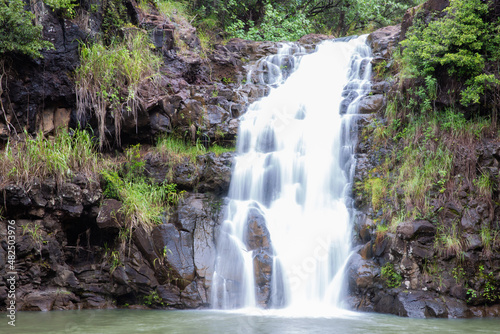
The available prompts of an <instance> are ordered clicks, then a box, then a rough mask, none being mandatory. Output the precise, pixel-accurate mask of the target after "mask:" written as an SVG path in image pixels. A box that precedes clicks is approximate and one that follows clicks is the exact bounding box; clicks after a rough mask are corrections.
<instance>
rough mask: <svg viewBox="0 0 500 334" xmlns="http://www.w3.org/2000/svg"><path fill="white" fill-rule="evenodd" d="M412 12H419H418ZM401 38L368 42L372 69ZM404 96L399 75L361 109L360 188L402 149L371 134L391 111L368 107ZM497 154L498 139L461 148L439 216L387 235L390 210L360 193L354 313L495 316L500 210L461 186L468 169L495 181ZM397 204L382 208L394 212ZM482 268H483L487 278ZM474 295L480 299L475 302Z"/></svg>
mask: <svg viewBox="0 0 500 334" xmlns="http://www.w3.org/2000/svg"><path fill="white" fill-rule="evenodd" d="M447 4H448V2H447V1H439V0H437V1H428V2H426V3H425V4H424V5H422V8H421V9H420V12H419V13H422V14H418V15H428V13H429V12H430V11H439V10H442V9H443V8H445V7H446V5H447ZM411 11H415V12H416V9H412V10H411ZM426 13H427V14H426ZM413 15H415V14H413ZM405 20H406V21H404V22H403V27H404V25H405V22H407V23H408V22H410V21H409V18H407V17H406V16H405ZM410 24H411V22H410ZM403 30H404V29H403ZM401 34H402V36H404V35H403V33H401ZM398 36H399V27H397V26H395V27H386V28H383V29H380V30H378V31H376V32H374V33H373V34H371V35H370V36H369V38H368V40H369V42H370V44H371V46H372V48H373V53H374V59H373V61H372V63H373V64H374V65H377V64H383V62H386V63H389V62H390V61H391V59H390V54H391V48H393V47H394V46H395V45H397V42H398V39H399V38H403V37H401V36H400V37H398ZM376 80H379V78H377V79H376ZM391 80H392V81H391ZM398 89H399V86H398V76H397V75H396V76H395V77H394V78H390V79H387V81H378V82H375V83H374V84H373V85H372V95H371V96H369V97H368V99H367V101H365V102H364V103H361V105H362V108H364V109H365V110H370V114H367V115H365V116H364V117H363V119H362V120H361V121H360V122H359V123H358V125H359V128H360V129H361V135H360V136H359V137H358V138H359V142H358V144H357V147H356V158H357V164H356V169H355V173H354V182H355V183H357V184H364V182H366V181H367V180H370V178H376V177H379V176H378V175H377V173H378V172H379V167H380V166H381V165H382V164H383V163H384V161H386V159H387V158H388V157H390V156H393V155H394V153H395V152H391V150H394V149H395V150H399V149H401V147H394V146H391V144H390V143H389V144H388V143H383V144H380V142H377V140H376V139H375V135H374V133H373V131H372V132H370V131H371V130H370V129H371V127H370V124H371V123H372V122H374V123H376V122H381V123H382V124H385V123H384V122H385V120H384V118H383V109H384V108H385V105H384V104H385V103H379V104H378V106H377V107H373V108H372V107H368V106H369V105H370V104H372V103H371V102H373V101H375V100H378V101H381V100H382V99H383V98H385V97H384V96H385V94H386V93H391V92H394V91H395V90H398ZM373 105H375V104H373ZM379 108H380V109H379ZM372 110H373V112H372ZM396 145H397V144H396ZM498 147H500V144H499V143H498V141H497V140H494V139H491V140H486V141H474V142H472V143H469V144H468V145H463V146H462V147H460V150H461V151H460V156H461V157H462V158H458V159H455V161H454V173H455V174H454V175H452V177H451V182H452V183H454V186H453V185H451V184H450V185H448V187H450V188H452V187H455V188H454V193H453V195H452V196H451V197H446V196H445V197H440V195H439V193H438V192H437V191H435V190H434V191H431V193H432V192H434V194H430V195H429V198H428V200H429V205H430V206H432V208H433V209H432V213H431V214H430V215H429V216H428V217H426V218H425V219H415V220H408V221H402V222H399V223H398V225H397V226H393V229H392V230H390V231H387V232H380V231H378V232H377V225H379V224H383V225H386V226H389V225H390V224H391V222H390V221H387V218H386V216H385V215H384V210H380V209H379V208H377V209H375V208H374V207H373V205H372V203H371V196H370V195H367V194H366V193H364V192H363V191H358V190H359V189H358V190H355V193H354V202H355V208H356V210H357V211H356V214H355V219H354V225H355V226H354V230H355V242H354V244H355V247H356V248H355V250H356V251H355V252H356V254H354V255H353V256H352V257H351V259H350V261H349V263H348V270H347V274H348V282H349V299H348V300H349V304H350V305H351V307H352V308H353V309H357V310H363V311H369V312H381V313H389V314H395V315H398V316H405V317H415V318H465V317H476V316H485V315H486V314H495V312H497V311H496V310H497V309H498V300H489V301H487V299H486V298H485V297H484V295H483V291H484V288H485V286H486V285H487V284H491V285H494V286H495V289H496V287H497V286H499V284H500V280H499V279H500V276H499V275H500V272H499V270H498V268H499V266H500V255H499V252H498V250H499V248H498V247H500V245H497V244H493V245H490V246H487V243H485V242H484V240H485V239H484V238H485V235H484V234H483V235H481V231H483V233H488V232H485V231H495V232H493V233H497V232H498V230H499V227H500V226H498V224H496V221H498V219H499V215H500V210H499V209H498V205H497V204H493V205H490V204H488V203H486V202H487V201H486V200H478V198H484V197H482V196H481V194H479V192H478V189H477V187H475V186H474V184H467V182H462V180H463V178H464V176H463V175H464V174H466V173H467V172H466V171H467V170H468V168H472V169H473V170H477V171H485V173H486V174H487V175H488V177H489V178H490V179H495V180H497V178H498V166H499V165H500V156H498V155H497V153H496V152H498ZM386 166H387V165H386ZM397 168H399V166H398V165H397V163H396V164H395V165H393V166H389V167H388V169H389V173H393V172H395V171H396V169H397ZM405 191H406V189H397V190H396V191H395V194H393V195H391V196H404V195H405ZM391 196H386V197H385V198H384V200H385V201H388V202H389V203H388V204H389V207H390V208H394V207H395V204H394V203H392V202H393V201H394V198H393V197H391ZM495 196H496V195H495ZM444 198H446V199H444ZM400 209H401V208H400ZM404 209H405V210H411V209H412V203H406V207H405V208H404ZM393 223H394V222H393ZM392 268H393V269H392ZM479 268H483V269H481V270H482V272H483V274H481V273H480V269H479ZM484 272H486V273H488V274H487V275H490V277H492V279H491V280H490V281H489V283H487V280H485V279H484ZM391 277H392V279H393V280H392V281H390V279H391ZM465 287H467V288H465ZM469 289H470V290H469ZM471 291H475V292H476V293H477V294H478V296H479V297H471V294H472V292H471Z"/></svg>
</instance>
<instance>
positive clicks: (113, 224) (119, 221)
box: [96, 199, 124, 232]
mask: <svg viewBox="0 0 500 334" xmlns="http://www.w3.org/2000/svg"><path fill="white" fill-rule="evenodd" d="M122 207H123V203H122V202H120V201H117V200H115V199H105V200H104V201H103V202H102V205H101V207H100V208H99V213H98V214H97V218H96V223H97V227H99V228H101V229H111V230H115V232H118V230H119V229H120V228H121V227H122V225H123V223H124V217H123V214H122V212H121V208H122Z"/></svg>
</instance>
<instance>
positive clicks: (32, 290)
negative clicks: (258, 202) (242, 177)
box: [0, 177, 227, 311]
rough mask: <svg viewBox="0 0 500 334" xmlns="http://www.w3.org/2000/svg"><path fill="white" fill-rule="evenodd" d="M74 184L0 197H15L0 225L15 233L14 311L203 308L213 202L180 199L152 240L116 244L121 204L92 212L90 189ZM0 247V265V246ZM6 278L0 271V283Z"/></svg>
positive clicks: (211, 253) (209, 197)
mask: <svg viewBox="0 0 500 334" xmlns="http://www.w3.org/2000/svg"><path fill="white" fill-rule="evenodd" d="M74 182H78V184H76V183H70V182H66V183H63V184H61V185H60V186H59V187H57V186H56V183H55V182H54V181H51V180H46V181H43V182H41V184H38V186H33V187H32V188H31V189H30V191H29V192H26V191H24V190H23V188H21V187H17V186H7V187H6V189H8V191H7V190H6V191H0V193H1V194H2V195H1V196H3V194H8V195H9V194H15V196H12V197H9V200H7V198H1V200H2V201H3V202H5V203H8V204H7V211H6V213H7V219H13V220H15V221H16V226H17V231H16V241H17V244H16V255H17V261H18V262H17V264H18V266H19V270H18V272H19V279H18V298H20V300H22V302H20V303H19V304H18V305H19V310H36V311H39V310H40V311H48V310H62V309H68V310H72V309H81V308H113V307H116V306H117V305H122V304H138V303H143V301H144V300H145V299H144V298H146V297H147V296H148V295H151V293H153V292H155V293H156V294H157V295H158V296H159V298H160V299H161V302H162V303H163V307H176V308H197V307H206V306H208V305H209V304H210V287H211V279H212V274H213V272H214V266H215V242H216V234H217V233H216V232H217V227H218V224H219V220H220V215H221V212H222V210H223V203H222V200H221V199H220V198H219V197H216V196H215V195H213V194H200V193H197V194H195V193H192V194H189V193H188V194H185V196H184V197H183V198H182V199H181V201H180V203H179V205H178V208H177V210H176V211H175V212H174V213H172V215H171V216H170V218H169V220H168V221H166V222H165V223H164V224H162V225H160V226H158V227H156V228H155V229H153V231H152V233H148V232H146V231H145V230H143V229H141V228H138V229H136V230H134V232H133V235H132V238H131V239H129V241H127V242H126V243H122V242H121V241H120V240H121V239H120V237H119V235H122V234H123V225H124V219H125V218H124V215H123V212H122V203H121V202H119V201H116V200H113V199H105V200H103V201H102V203H101V204H99V200H96V198H98V199H100V198H101V189H100V188H99V187H98V186H96V185H95V184H93V183H92V182H88V181H86V180H84V179H82V178H78V177H76V178H74ZM226 191H227V190H226ZM89 199H92V200H91V201H89ZM34 203H36V204H34ZM75 208H81V209H78V210H76V209H75ZM6 231H7V229H3V230H2V231H0V240H6V239H7V238H6V233H7V232H6ZM1 246H2V247H0V258H4V259H5V258H6V256H7V252H6V249H7V247H6V246H7V244H6V243H5V242H2V243H1ZM6 270H7V269H6V268H5V267H2V268H0V274H1V275H2V277H6ZM5 286H6V285H5V282H4V281H3V280H2V281H0V296H3V295H6V293H7V290H6V288H5ZM5 300H7V298H2V300H1V301H0V310H2V309H5V307H6V305H5ZM156 306H159V305H156Z"/></svg>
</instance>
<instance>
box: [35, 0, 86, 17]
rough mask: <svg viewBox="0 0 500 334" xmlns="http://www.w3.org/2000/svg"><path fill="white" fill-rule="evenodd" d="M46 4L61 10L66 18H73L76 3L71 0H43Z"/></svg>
mask: <svg viewBox="0 0 500 334" xmlns="http://www.w3.org/2000/svg"><path fill="white" fill-rule="evenodd" d="M43 2H45V3H46V4H47V5H49V6H50V7H51V8H53V9H56V10H61V11H62V12H63V15H64V16H66V17H68V18H71V19H72V18H74V17H75V15H76V12H75V7H77V6H78V4H77V3H72V0H43Z"/></svg>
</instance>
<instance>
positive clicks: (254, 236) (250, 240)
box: [244, 208, 276, 307]
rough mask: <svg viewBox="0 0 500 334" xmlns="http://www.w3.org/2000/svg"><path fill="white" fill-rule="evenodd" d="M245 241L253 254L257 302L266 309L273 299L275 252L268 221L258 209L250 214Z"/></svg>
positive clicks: (252, 210)
mask: <svg viewBox="0 0 500 334" xmlns="http://www.w3.org/2000/svg"><path fill="white" fill-rule="evenodd" d="M244 240H245V244H246V246H247V250H248V251H252V253H253V266H254V276H255V277H254V279H255V285H256V292H255V293H256V301H257V303H258V304H259V305H261V306H262V307H266V306H268V304H269V302H270V297H271V276H272V271H273V255H274V252H273V248H272V244H271V235H270V233H269V230H268V229H267V226H266V220H265V218H264V216H263V215H262V213H261V212H260V211H259V210H258V209H255V208H253V209H250V211H249V212H248V218H247V229H246V233H245V237H244ZM275 293H276V292H275Z"/></svg>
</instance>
